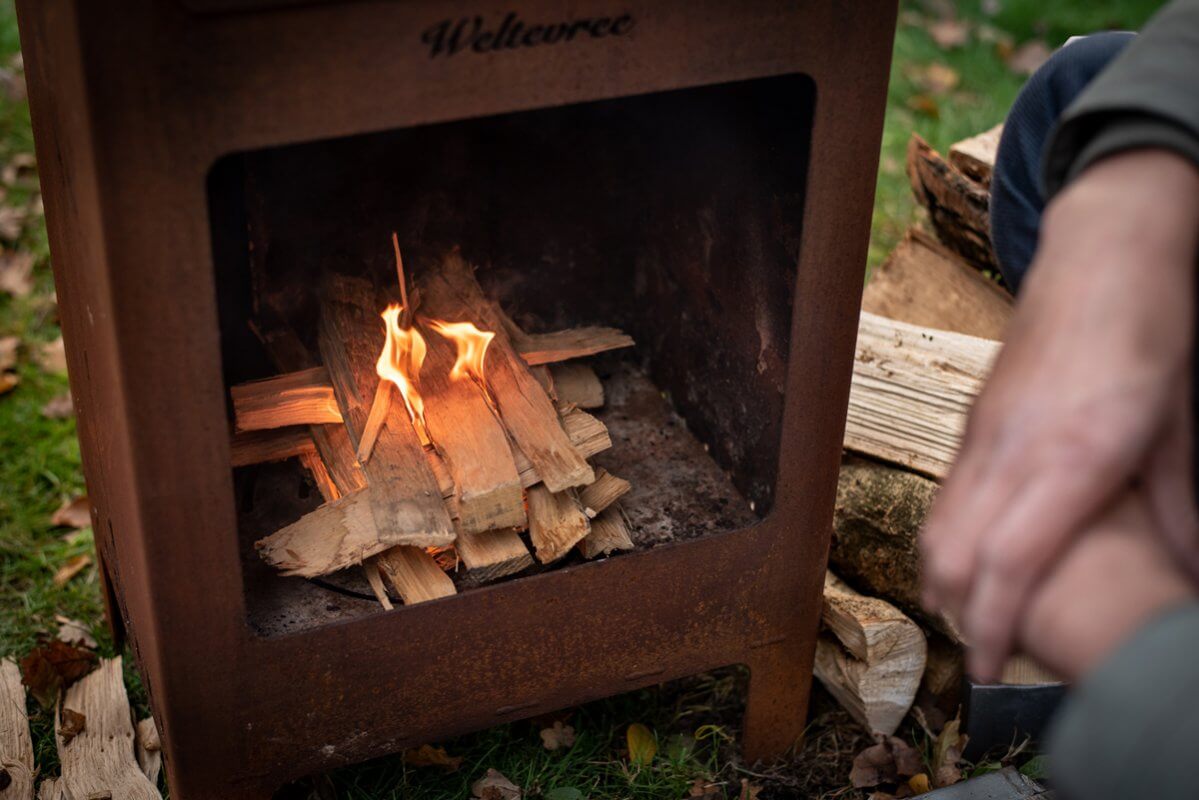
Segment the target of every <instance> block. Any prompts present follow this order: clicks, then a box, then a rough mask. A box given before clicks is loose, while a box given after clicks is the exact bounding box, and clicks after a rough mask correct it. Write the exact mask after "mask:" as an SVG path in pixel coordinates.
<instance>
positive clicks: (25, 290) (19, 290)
mask: <svg viewBox="0 0 1199 800" xmlns="http://www.w3.org/2000/svg"><path fill="white" fill-rule="evenodd" d="M32 291H33V254H32V253H16V252H13V251H11V250H6V251H4V252H3V253H0V292H4V293H6V294H10V295H12V296H13V297H27V296H28V295H29V293H30V292H32Z"/></svg>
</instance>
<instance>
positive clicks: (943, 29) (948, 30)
mask: <svg viewBox="0 0 1199 800" xmlns="http://www.w3.org/2000/svg"><path fill="white" fill-rule="evenodd" d="M928 35H929V36H931V37H933V41H934V42H936V43H937V47H940V48H941V49H943V50H949V49H951V48H954V47H961V46H963V45H965V44H966V42H968V41H969V40H970V26H969V25H967V24H966V23H965V22H964V21H963V20H960V19H939V20H937V21H936V22H934V23H933V24H932V25H929V26H928Z"/></svg>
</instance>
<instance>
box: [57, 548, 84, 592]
mask: <svg viewBox="0 0 1199 800" xmlns="http://www.w3.org/2000/svg"><path fill="white" fill-rule="evenodd" d="M91 563H92V557H91V556H89V555H88V554H87V553H84V554H82V555H78V556H72V557H71V558H68V559H67V560H66V563H64V564H63V565H62V566H61V567H59V568H58V571H57V572H55V573H54V585H55V586H66V585H67V583H68V582H69V581H70V580H71V578H74V577H75V576H76V575H78V574H79V573H80V572H83V570H85V569H87V566H88V565H89V564H91Z"/></svg>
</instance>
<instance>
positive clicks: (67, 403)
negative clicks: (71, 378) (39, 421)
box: [42, 392, 75, 419]
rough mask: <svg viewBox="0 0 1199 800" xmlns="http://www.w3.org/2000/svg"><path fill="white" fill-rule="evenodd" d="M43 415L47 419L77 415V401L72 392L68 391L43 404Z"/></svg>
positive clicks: (68, 417) (67, 417)
mask: <svg viewBox="0 0 1199 800" xmlns="http://www.w3.org/2000/svg"><path fill="white" fill-rule="evenodd" d="M42 416H43V417H46V418H47V419H70V418H71V417H73V416H75V401H74V400H72V399H71V393H70V392H66V393H64V394H60V395H58V396H57V397H52V398H50V399H49V400H48V401H46V404H45V405H44V406H42Z"/></svg>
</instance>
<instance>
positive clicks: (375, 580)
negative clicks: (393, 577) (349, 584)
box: [362, 558, 395, 611]
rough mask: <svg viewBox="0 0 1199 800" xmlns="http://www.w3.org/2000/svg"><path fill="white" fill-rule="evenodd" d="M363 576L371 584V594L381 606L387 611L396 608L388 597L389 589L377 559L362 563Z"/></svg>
mask: <svg viewBox="0 0 1199 800" xmlns="http://www.w3.org/2000/svg"><path fill="white" fill-rule="evenodd" d="M362 574H363V575H365V576H366V582H367V583H368V584H370V587H371V592H373V593H374V595H375V599H376V600H378V601H379V605H381V606H383V609H384V610H385V611H391V610H392V609H393V608H395V606H393V605H392V604H391V598H390V597H389V596H388V595H387V587H386V586H384V585H383V576H382V575H381V574H380V573H379V564H378V562H377V561H375V559H373V558H368V559H367V560H366V561H363V562H362Z"/></svg>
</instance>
